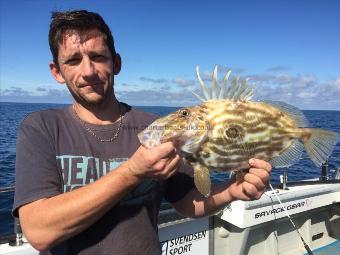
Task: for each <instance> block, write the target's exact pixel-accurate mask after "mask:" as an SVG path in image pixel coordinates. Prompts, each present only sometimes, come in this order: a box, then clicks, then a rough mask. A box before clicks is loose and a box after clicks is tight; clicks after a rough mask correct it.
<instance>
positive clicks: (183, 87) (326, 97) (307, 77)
mask: <svg viewBox="0 0 340 255" xmlns="http://www.w3.org/2000/svg"><path fill="white" fill-rule="evenodd" d="M279 67H280V66H278V67H277V68H276V69H277V70H279V69H280V70H284V69H285V68H283V67H281V68H279ZM269 69H274V68H269ZM286 69H287V68H286ZM225 70H228V69H227V68H223V67H222V68H219V79H222V78H223V75H224V74H225V73H226V72H225ZM244 70H245V69H244ZM202 73H203V74H202V76H201V77H202V78H205V79H206V80H208V81H206V85H207V86H208V87H210V85H211V82H210V81H211V75H212V74H211V72H204V71H203V72H202ZM247 77H249V78H250V81H249V83H250V84H253V85H254V87H255V93H254V100H274V101H283V102H286V103H288V104H292V105H294V106H296V107H299V108H300V109H325V110H326V109H329V110H340V100H339V93H340V77H337V78H335V79H332V80H320V79H319V78H318V77H317V76H315V75H312V74H289V73H284V72H273V73H268V72H263V73H256V74H246V73H243V74H242V75H241V79H244V78H247ZM142 80H143V81H153V82H152V83H151V86H150V84H149V85H148V86H144V85H143V83H142V84H138V83H135V84H129V83H122V84H117V85H115V92H116V94H117V97H118V98H119V100H122V101H125V102H127V103H129V104H132V105H141V106H142V105H149V106H152V105H160V106H177V107H182V106H190V105H196V104H199V103H200V102H199V100H198V99H197V98H196V97H195V96H194V95H193V94H192V93H191V92H192V91H194V92H196V93H197V94H199V95H202V93H201V91H200V88H199V85H198V82H197V80H196V79H187V78H183V77H176V78H174V79H171V80H167V79H151V78H145V77H144V78H143V79H142ZM0 100H1V101H12V102H52V103H70V102H72V98H71V96H70V95H69V92H68V91H67V90H66V89H52V88H51V87H50V86H49V87H48V86H39V87H37V88H36V89H34V90H32V91H28V90H25V89H23V88H21V87H18V86H13V87H10V88H7V89H4V90H0Z"/></svg>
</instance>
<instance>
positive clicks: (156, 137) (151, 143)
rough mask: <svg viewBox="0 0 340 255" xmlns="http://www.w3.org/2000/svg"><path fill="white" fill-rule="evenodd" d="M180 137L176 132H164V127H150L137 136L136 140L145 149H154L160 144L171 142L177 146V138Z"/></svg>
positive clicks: (158, 125)
mask: <svg viewBox="0 0 340 255" xmlns="http://www.w3.org/2000/svg"><path fill="white" fill-rule="evenodd" d="M179 136H180V134H179V133H178V132H169V130H166V128H165V125H160V124H157V125H150V126H149V127H147V128H146V129H144V130H143V131H142V132H140V133H139V134H138V139H139V141H140V143H141V144H143V145H144V146H145V147H147V148H154V147H156V146H158V145H160V144H161V143H165V142H170V141H171V142H173V143H174V144H175V145H179V142H178V141H177V138H178V137H179Z"/></svg>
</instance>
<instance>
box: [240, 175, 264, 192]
mask: <svg viewBox="0 0 340 255" xmlns="http://www.w3.org/2000/svg"><path fill="white" fill-rule="evenodd" d="M244 180H245V181H246V182H248V183H250V184H252V185H254V186H255V187H256V189H257V190H263V189H264V188H266V183H265V182H264V181H263V180H262V179H261V178H260V177H258V176H257V175H254V174H251V173H250V174H249V173H248V174H246V175H245V176H244Z"/></svg>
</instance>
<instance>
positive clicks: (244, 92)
mask: <svg viewBox="0 0 340 255" xmlns="http://www.w3.org/2000/svg"><path fill="white" fill-rule="evenodd" d="M217 72H218V66H217V65H215V68H214V71H213V75H212V79H211V88H210V89H209V88H208V87H207V86H206V85H205V83H204V81H203V80H202V78H201V76H200V73H199V66H196V74H197V79H198V82H199V84H200V88H201V91H202V94H203V95H202V96H200V95H198V94H196V93H195V92H192V93H193V94H194V95H195V96H196V97H197V98H198V99H199V100H201V101H202V102H206V101H209V100H223V99H231V100H235V101H237V100H240V101H249V100H250V99H251V98H252V96H253V94H254V87H253V86H250V85H249V84H248V79H242V80H241V79H240V77H239V76H238V77H236V78H234V79H233V80H231V81H230V79H229V78H230V74H231V70H228V72H227V73H226V75H225V76H224V78H223V80H222V84H221V85H219V84H218V79H217Z"/></svg>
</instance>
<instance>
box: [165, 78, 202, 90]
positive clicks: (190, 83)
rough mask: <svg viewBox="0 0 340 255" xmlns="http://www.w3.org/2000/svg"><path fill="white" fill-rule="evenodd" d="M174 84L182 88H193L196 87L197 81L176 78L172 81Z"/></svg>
mask: <svg viewBox="0 0 340 255" xmlns="http://www.w3.org/2000/svg"><path fill="white" fill-rule="evenodd" d="M171 82H172V83H174V84H177V85H179V86H180V87H183V88H186V87H191V86H193V85H195V83H196V81H194V80H188V79H184V78H179V77H178V78H175V79H173V80H172V81H171Z"/></svg>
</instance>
